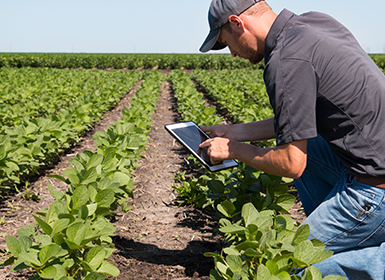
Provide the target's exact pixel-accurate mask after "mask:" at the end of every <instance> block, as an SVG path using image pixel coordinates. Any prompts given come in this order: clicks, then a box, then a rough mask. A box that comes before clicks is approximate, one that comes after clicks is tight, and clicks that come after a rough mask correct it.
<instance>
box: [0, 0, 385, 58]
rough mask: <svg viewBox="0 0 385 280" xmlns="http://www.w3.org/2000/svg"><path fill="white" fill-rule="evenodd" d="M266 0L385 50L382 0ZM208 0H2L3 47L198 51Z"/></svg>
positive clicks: (204, 32) (0, 47)
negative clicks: (319, 16)
mask: <svg viewBox="0 0 385 280" xmlns="http://www.w3.org/2000/svg"><path fill="white" fill-rule="evenodd" d="M266 1H267V3H269V4H270V6H271V7H272V8H273V10H274V11H275V12H277V13H279V12H280V11H282V9H283V8H286V9H288V10H291V11H292V12H294V13H297V14H301V13H303V12H308V11H319V12H324V13H327V14H330V15H331V16H333V17H334V18H336V19H337V20H339V21H340V22H341V23H343V24H344V25H345V26H346V27H347V28H349V29H350V31H352V33H353V34H354V35H355V37H356V38H357V40H358V41H359V43H360V44H361V46H362V47H363V48H364V50H365V51H367V52H369V53H384V52H385V19H384V11H385V1H384V0H366V1H358V0H353V1H342V0H324V1H309V0H297V1H296V0H293V1H284V0H266ZM210 2H211V1H210V0H189V1H187V0H168V1H155V0H146V1H143V0H141V1H132V0H125V1H124V0H109V1H107V0H76V1H75V0H66V1H57V0H0V12H1V16H0V52H66V53H72V52H76V53H79V52H84V53H198V52H199V47H200V46H201V44H202V42H203V41H204V39H205V37H206V35H207V33H208V30H209V27H208V22H207V12H208V7H209V5H210ZM225 52H228V51H227V50H226V51H225Z"/></svg>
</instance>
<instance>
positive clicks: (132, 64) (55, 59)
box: [0, 53, 263, 69]
mask: <svg viewBox="0 0 385 280" xmlns="http://www.w3.org/2000/svg"><path fill="white" fill-rule="evenodd" d="M1 67H17V68H21V67H49V68H61V69H63V68H87V69H91V68H98V69H107V68H115V69H123V68H127V69H138V68H144V69H153V68H158V69H180V68H185V69H237V68H238V69H244V68H246V69H258V68H261V67H263V64H259V65H252V64H250V63H249V62H248V61H246V60H243V59H241V58H236V59H234V58H233V57H231V55H230V54H84V53H0V68H1Z"/></svg>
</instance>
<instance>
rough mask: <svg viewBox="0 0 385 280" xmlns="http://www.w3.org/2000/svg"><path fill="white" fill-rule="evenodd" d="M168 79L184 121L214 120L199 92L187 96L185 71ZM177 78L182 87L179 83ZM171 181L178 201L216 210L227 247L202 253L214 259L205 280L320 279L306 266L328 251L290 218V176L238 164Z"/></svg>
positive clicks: (326, 255)
mask: <svg viewBox="0 0 385 280" xmlns="http://www.w3.org/2000/svg"><path fill="white" fill-rule="evenodd" d="M195 75H196V74H195V73H194V74H193V75H192V76H193V77H194V78H195ZM170 77H172V79H171V82H172V83H173V85H175V86H173V88H174V91H175V96H176V98H177V99H178V110H180V113H181V115H182V117H183V118H185V117H187V118H188V119H185V120H190V119H191V118H194V119H195V121H196V122H197V123H198V124H206V123H217V122H218V120H217V117H216V116H215V115H213V121H212V122H210V121H209V120H208V119H207V116H205V115H204V114H202V112H204V110H205V108H204V102H202V100H201V96H200V94H199V93H198V94H197V96H199V97H196V98H193V97H191V96H192V95H193V93H194V89H191V87H190V86H188V82H187V79H188V77H187V74H183V75H182V74H180V73H174V74H172V75H170ZM179 80H183V81H182V82H181V83H186V86H184V87H180V86H179V85H178V84H179V83H180V81H179ZM190 83H191V82H190ZM184 88H187V90H186V91H185V90H184ZM196 99H197V100H196ZM189 100H193V101H192V102H193V103H194V106H192V107H191V109H190V108H189V107H188V106H185V104H184V103H185V102H189ZM239 102H240V103H242V102H243V101H242V100H239ZM180 103H181V105H179V104H180ZM196 104H199V105H196ZM243 104H244V103H243ZM238 108H242V106H238ZM210 110H211V109H210ZM240 110H241V109H240ZM186 111H188V112H186ZM213 113H214V112H213ZM191 115H193V116H191ZM201 115H203V118H202V119H200V116H201ZM175 180H176V183H177V184H176V185H175V186H174V189H175V190H176V191H177V192H178V194H179V195H178V198H177V199H178V200H179V201H180V202H181V204H194V205H195V206H196V207H200V208H207V209H214V210H216V216H217V218H218V220H219V223H218V224H219V226H218V230H219V232H220V233H221V234H223V237H224V241H225V245H226V247H224V248H223V249H222V251H221V252H207V253H206V254H205V256H206V257H212V258H213V259H214V264H215V269H213V270H212V271H211V273H210V279H218V280H219V279H229V280H232V279H234V280H235V279H257V280H259V279H261V280H262V279H263V280H265V279H281V280H282V279H283V280H286V279H322V276H321V273H320V271H319V270H318V269H317V268H316V267H314V266H311V265H312V264H315V263H317V262H320V261H322V260H325V259H327V258H329V257H330V256H331V255H332V254H333V252H331V251H325V250H324V249H325V245H324V244H323V243H322V242H321V241H319V240H315V239H313V240H308V237H309V233H310V230H309V227H308V226H307V225H304V226H300V225H299V224H297V223H296V222H294V220H293V219H292V218H290V216H289V212H288V210H289V209H290V208H291V207H292V205H293V204H294V202H295V197H294V196H293V195H292V194H290V190H289V185H290V180H287V179H285V178H281V177H277V176H272V175H269V174H266V173H263V172H260V171H258V170H255V169H253V168H251V167H250V166H247V165H245V164H243V163H240V166H239V167H238V168H233V169H230V170H224V171H221V172H217V173H210V172H207V173H206V174H204V175H202V176H200V177H199V178H194V177H192V178H190V179H187V178H186V177H185V173H180V174H177V175H176V176H175ZM323 279H344V278H342V277H338V276H327V277H325V278H323Z"/></svg>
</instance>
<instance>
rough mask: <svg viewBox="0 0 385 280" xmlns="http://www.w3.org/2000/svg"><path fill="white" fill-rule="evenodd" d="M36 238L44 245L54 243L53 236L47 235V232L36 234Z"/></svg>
mask: <svg viewBox="0 0 385 280" xmlns="http://www.w3.org/2000/svg"><path fill="white" fill-rule="evenodd" d="M35 240H36V242H39V243H41V244H42V245H43V246H47V245H50V244H52V239H51V236H49V235H46V234H41V235H36V236H35Z"/></svg>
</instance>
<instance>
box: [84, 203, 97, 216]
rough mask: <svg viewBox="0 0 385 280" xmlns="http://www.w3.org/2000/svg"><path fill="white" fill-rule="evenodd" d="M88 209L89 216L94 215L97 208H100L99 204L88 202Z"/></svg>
mask: <svg viewBox="0 0 385 280" xmlns="http://www.w3.org/2000/svg"><path fill="white" fill-rule="evenodd" d="M86 206H87V209H88V216H92V215H93V214H94V213H95V211H96V209H97V208H98V204H97V203H93V204H87V205H86Z"/></svg>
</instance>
